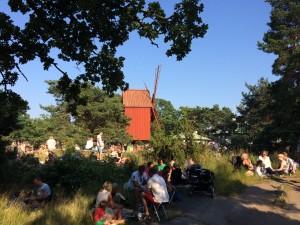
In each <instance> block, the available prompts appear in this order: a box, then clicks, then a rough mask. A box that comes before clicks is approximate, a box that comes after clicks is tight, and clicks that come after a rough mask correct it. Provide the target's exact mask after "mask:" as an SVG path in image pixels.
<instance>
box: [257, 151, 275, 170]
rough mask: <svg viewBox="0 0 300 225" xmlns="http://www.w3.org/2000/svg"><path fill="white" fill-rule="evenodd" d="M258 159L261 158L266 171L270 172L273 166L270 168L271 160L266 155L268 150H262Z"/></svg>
mask: <svg viewBox="0 0 300 225" xmlns="http://www.w3.org/2000/svg"><path fill="white" fill-rule="evenodd" d="M258 160H261V161H262V163H263V164H264V167H265V170H266V173H268V174H272V170H273V168H272V165H271V160H270V158H269V156H268V151H266V150H264V151H263V152H262V154H261V155H260V156H259V157H258Z"/></svg>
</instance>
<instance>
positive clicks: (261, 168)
mask: <svg viewBox="0 0 300 225" xmlns="http://www.w3.org/2000/svg"><path fill="white" fill-rule="evenodd" d="M255 172H256V174H257V175H258V176H260V177H265V176H266V170H265V165H264V163H263V161H262V160H260V159H259V160H257V162H256V165H255Z"/></svg>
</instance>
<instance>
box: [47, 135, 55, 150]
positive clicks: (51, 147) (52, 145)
mask: <svg viewBox="0 0 300 225" xmlns="http://www.w3.org/2000/svg"><path fill="white" fill-rule="evenodd" d="M46 145H47V149H48V151H53V150H56V141H55V140H54V138H53V136H50V137H49V139H48V140H47V142H46Z"/></svg>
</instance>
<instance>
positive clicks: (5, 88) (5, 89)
mask: <svg viewBox="0 0 300 225" xmlns="http://www.w3.org/2000/svg"><path fill="white" fill-rule="evenodd" d="M0 73H1V76H2V78H3V80H4V81H5V78H4V74H3V73H2V72H0ZM6 85H7V84H6V82H4V91H5V92H6V91H7V87H6Z"/></svg>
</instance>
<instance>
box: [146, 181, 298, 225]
mask: <svg viewBox="0 0 300 225" xmlns="http://www.w3.org/2000/svg"><path fill="white" fill-rule="evenodd" d="M283 196H284V198H283ZM284 201H285V202H284ZM172 207H173V210H181V211H182V216H181V217H177V218H175V219H172V220H169V221H165V222H162V223H157V222H152V223H150V224H151V225H155V224H166V225H179V224H180V225H181V224H185V225H241V224H243V225H268V224H272V225H285V224H288V225H296V224H297V225H299V224H300V178H294V177H288V178H280V179H276V180H269V179H267V180H265V181H263V182H262V183H259V184H257V185H255V186H252V187H249V188H248V189H246V191H245V192H244V193H242V194H241V195H239V196H237V197H229V198H226V197H219V196H216V197H215V198H214V199H211V198H209V197H207V196H201V195H199V194H198V193H195V194H193V196H192V197H187V196H184V199H183V201H181V202H177V203H176V205H175V206H172ZM172 207H171V208H169V210H172Z"/></svg>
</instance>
